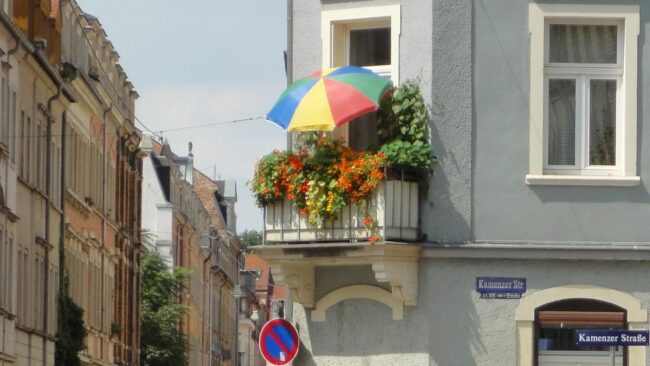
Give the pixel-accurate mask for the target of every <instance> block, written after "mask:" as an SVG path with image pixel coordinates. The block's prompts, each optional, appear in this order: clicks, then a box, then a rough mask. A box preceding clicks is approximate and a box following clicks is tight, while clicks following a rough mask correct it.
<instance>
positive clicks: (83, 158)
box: [61, 0, 142, 365]
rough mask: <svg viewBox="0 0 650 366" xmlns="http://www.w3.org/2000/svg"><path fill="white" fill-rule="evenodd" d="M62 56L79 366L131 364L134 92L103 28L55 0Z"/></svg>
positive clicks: (137, 172)
mask: <svg viewBox="0 0 650 366" xmlns="http://www.w3.org/2000/svg"><path fill="white" fill-rule="evenodd" d="M61 11H62V20H63V26H62V40H63V41H62V43H61V47H62V60H63V62H67V63H70V64H72V65H74V66H75V67H76V70H77V72H76V74H77V77H76V78H75V79H74V80H73V81H72V82H71V88H72V89H73V91H74V92H75V95H77V97H78V100H77V103H74V104H72V105H71V106H70V108H69V109H68V111H67V121H66V122H67V125H66V130H65V135H66V138H67V140H66V181H65V188H66V189H65V191H66V196H65V210H64V212H65V216H66V224H67V225H66V233H65V234H66V243H65V247H66V252H65V262H66V268H67V270H68V273H69V278H70V294H71V296H72V298H73V300H74V301H75V302H76V303H77V304H78V305H79V306H81V307H82V308H83V309H84V321H85V324H86V327H87V329H88V336H87V337H86V349H85V350H84V351H83V352H82V360H83V362H84V363H86V364H92V365H98V364H99V365H113V364H124V365H137V364H139V359H140V357H139V348H140V347H139V344H140V343H139V338H140V337H139V328H140V327H139V310H138V309H139V305H138V304H139V298H140V295H139V293H140V290H139V284H140V269H139V263H140V210H139V203H140V181H141V179H142V171H141V166H140V163H141V160H140V157H139V155H138V154H139V152H138V151H137V150H138V147H139V143H140V136H139V134H138V132H137V131H136V129H135V127H134V123H135V112H134V111H135V109H134V108H135V99H136V98H137V93H136V92H135V90H134V89H133V85H132V84H131V83H130V82H129V81H128V79H127V76H126V74H125V73H124V71H123V70H122V68H121V66H120V65H119V63H118V62H119V55H118V54H117V52H116V51H115V50H114V48H113V46H112V44H111V43H110V41H109V40H108V38H107V35H106V32H105V31H104V30H103V28H102V26H101V23H100V22H99V20H98V19H97V18H95V17H94V16H92V15H90V14H87V13H84V12H83V10H82V9H81V8H80V7H79V5H78V4H77V3H76V2H75V1H72V0H70V1H64V2H62V9H61Z"/></svg>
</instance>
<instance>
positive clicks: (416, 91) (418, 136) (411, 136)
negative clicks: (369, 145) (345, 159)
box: [378, 80, 438, 188]
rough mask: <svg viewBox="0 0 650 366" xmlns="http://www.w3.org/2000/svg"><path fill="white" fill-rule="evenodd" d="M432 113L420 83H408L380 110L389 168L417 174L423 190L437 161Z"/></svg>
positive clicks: (381, 132) (397, 90)
mask: <svg viewBox="0 0 650 366" xmlns="http://www.w3.org/2000/svg"><path fill="white" fill-rule="evenodd" d="M428 120H429V113H428V110H427V107H426V105H425V103H424V98H422V94H421V93H420V87H419V85H418V81H417V80H407V81H405V82H404V83H402V84H401V85H399V86H398V87H396V88H395V89H394V90H393V93H392V95H391V96H390V98H384V100H382V104H381V106H380V108H379V110H378V134H379V140H380V144H381V145H382V146H381V148H380V152H381V153H383V154H384V155H385V156H386V161H387V162H388V165H390V166H391V167H393V168H398V169H406V170H410V171H413V172H415V173H416V174H417V175H418V178H419V180H420V183H421V185H422V186H424V188H426V184H427V182H428V178H429V176H430V175H431V171H432V170H431V165H432V164H435V163H436V162H437V161H438V160H437V158H436V157H435V155H433V151H432V149H431V144H430V142H429V128H428V125H427V122H428Z"/></svg>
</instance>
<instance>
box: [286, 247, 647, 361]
mask: <svg viewBox="0 0 650 366" xmlns="http://www.w3.org/2000/svg"><path fill="white" fill-rule="evenodd" d="M649 271H650V264H649V263H648V262H629V261H627V262H623V261H621V262H615V261H608V262H593V261H549V260H500V259H423V260H422V262H421V264H420V271H419V272H420V273H419V275H420V288H419V296H418V303H417V306H416V307H405V311H404V319H403V320H392V316H391V311H390V309H389V308H388V307H386V306H385V305H383V304H380V303H378V302H374V301H370V300H347V301H343V302H341V303H338V304H336V305H334V306H332V307H331V308H330V309H329V310H328V311H327V321H326V322H311V315H310V312H309V310H307V311H305V309H304V308H302V307H301V306H300V305H296V307H295V311H294V319H293V320H294V321H296V322H297V324H298V327H299V331H300V338H301V340H302V342H303V343H302V347H303V348H302V349H301V351H300V356H299V358H298V360H297V362H296V363H295V365H296V366H312V365H318V366H339V365H344V366H362V365H363V366H367V365H377V366H378V365H382V366H383V365H391V366H393V365H395V366H401V365H404V366H406V365H409V366H411V365H430V366H434V365H435V366H495V365H515V364H516V357H517V354H516V350H517V347H516V345H517V343H516V336H517V332H516V322H515V313H516V310H517V307H518V306H519V304H520V301H521V300H488V299H481V298H480V297H479V295H478V294H477V293H476V291H475V281H476V277H480V276H493V277H500V276H505V277H524V278H526V279H527V282H528V283H527V285H528V290H527V293H526V294H525V295H524V296H526V295H530V294H532V293H535V292H537V291H540V290H545V289H548V288H552V287H556V286H564V285H569V284H581V285H594V286H601V287H606V288H611V289H615V290H618V291H621V292H625V293H628V294H630V295H632V296H634V297H636V298H637V299H639V301H640V302H641V304H642V306H643V307H644V308H647V307H648V306H649V305H650V282H648V281H647V280H646V279H645V278H644V277H643V276H639V273H648V272H649ZM335 273H336V275H332V268H330V267H323V268H318V270H317V273H316V288H320V289H323V290H321V291H319V293H318V294H317V299H318V298H320V296H322V295H324V294H325V292H329V290H332V289H336V288H339V287H342V286H346V285H349V284H352V283H356V282H357V281H356V280H359V281H358V282H359V283H362V284H372V282H373V280H372V272H371V270H370V268H369V267H342V268H337V269H336V272H335ZM648 365H650V363H648Z"/></svg>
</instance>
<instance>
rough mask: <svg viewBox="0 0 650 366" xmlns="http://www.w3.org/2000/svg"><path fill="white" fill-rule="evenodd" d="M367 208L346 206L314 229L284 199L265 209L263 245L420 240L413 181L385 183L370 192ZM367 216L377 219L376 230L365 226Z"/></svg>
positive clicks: (416, 198) (416, 185) (416, 193)
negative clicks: (371, 240) (370, 240)
mask: <svg viewBox="0 0 650 366" xmlns="http://www.w3.org/2000/svg"><path fill="white" fill-rule="evenodd" d="M368 206H369V207H368V209H367V210H365V209H362V208H360V207H358V206H357V205H349V206H347V207H344V208H343V209H342V210H341V211H340V212H339V213H338V214H337V215H336V219H334V220H327V221H324V222H323V224H322V225H320V226H318V227H314V226H312V225H309V224H308V222H307V218H306V217H305V216H304V215H301V214H300V212H299V210H298V209H297V208H296V207H295V206H294V205H293V204H292V202H291V201H289V200H288V199H286V198H285V199H283V200H282V201H281V202H278V203H275V204H272V205H269V206H267V207H265V208H264V223H265V224H264V243H265V244H268V245H272V244H279V243H283V244H297V243H325V242H339V243H340V242H348V243H361V242H367V241H368V239H369V238H370V237H371V236H373V235H377V236H378V237H379V238H382V239H383V240H384V241H403V242H413V241H416V240H418V239H419V227H418V223H419V213H418V184H417V183H416V182H409V181H406V180H386V181H384V182H383V183H382V184H381V185H380V186H379V187H378V189H376V190H375V191H374V192H373V193H372V196H371V199H370V200H369V205H368ZM364 213H365V214H364ZM368 215H369V216H371V217H373V218H375V219H376V220H377V227H376V229H375V230H369V229H368V228H367V227H366V225H365V223H364V220H365V218H366V216H368Z"/></svg>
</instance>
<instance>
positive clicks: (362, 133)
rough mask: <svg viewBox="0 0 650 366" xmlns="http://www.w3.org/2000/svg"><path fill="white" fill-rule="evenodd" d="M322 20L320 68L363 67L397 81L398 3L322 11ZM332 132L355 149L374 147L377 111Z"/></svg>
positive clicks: (376, 139)
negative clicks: (321, 58)
mask: <svg viewBox="0 0 650 366" xmlns="http://www.w3.org/2000/svg"><path fill="white" fill-rule="evenodd" d="M321 19H322V24H321V32H322V39H323V68H330V67H340V66H345V65H354V66H362V67H365V68H368V69H370V70H372V71H374V72H375V73H377V74H378V75H380V76H383V77H386V78H390V79H391V80H392V81H393V84H397V83H398V81H399V75H398V73H399V55H398V52H399V34H400V6H399V5H388V6H366V7H359V8H351V9H337V10H324V11H323V12H322V14H321ZM334 135H335V136H337V137H340V138H342V139H343V140H345V141H346V142H347V143H348V144H349V146H350V147H352V148H353V149H355V150H369V149H374V148H377V147H378V144H379V141H378V137H377V118H376V114H375V113H370V114H367V115H365V116H362V117H360V118H357V119H356V120H354V121H351V122H350V123H347V124H345V125H343V126H342V127H339V128H337V129H336V130H335V131H334Z"/></svg>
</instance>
